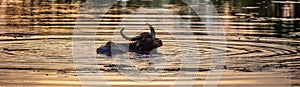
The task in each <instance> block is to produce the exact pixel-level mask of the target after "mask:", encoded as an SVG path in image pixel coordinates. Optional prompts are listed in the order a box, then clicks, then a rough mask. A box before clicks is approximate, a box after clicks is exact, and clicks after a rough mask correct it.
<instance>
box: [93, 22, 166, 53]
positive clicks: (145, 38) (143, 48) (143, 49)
mask: <svg viewBox="0 0 300 87" xmlns="http://www.w3.org/2000/svg"><path fill="white" fill-rule="evenodd" d="M147 25H148V26H149V28H150V31H151V33H149V32H143V33H141V34H139V35H138V36H135V37H128V36H126V35H125V34H124V33H123V31H124V30H125V28H122V29H121V31H120V34H121V36H122V37H123V38H124V39H126V40H129V41H134V42H133V43H129V44H128V43H114V42H107V43H106V45H104V46H101V47H99V48H98V49H97V54H106V55H107V56H111V55H112V51H114V53H115V54H121V53H125V52H135V53H137V54H146V55H149V54H150V53H153V52H154V53H155V52H156V48H158V47H160V46H162V45H163V43H162V41H161V40H160V39H159V38H156V37H155V36H156V34H155V29H154V28H153V26H152V25H150V24H148V23H147Z"/></svg>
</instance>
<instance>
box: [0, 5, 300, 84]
mask: <svg viewBox="0 0 300 87" xmlns="http://www.w3.org/2000/svg"><path fill="white" fill-rule="evenodd" d="M121 1H122V0H120V1H119V2H117V3H116V4H114V6H112V7H111V8H110V9H108V12H105V11H104V10H107V9H103V8H95V7H90V8H88V9H83V10H84V11H82V14H86V15H85V17H83V18H84V19H81V20H82V21H87V22H80V23H81V24H86V26H88V25H89V24H97V25H98V26H92V27H98V31H97V35H96V36H95V38H96V41H95V43H96V47H98V46H100V45H104V44H105V43H106V42H107V41H110V40H111V38H113V34H114V33H115V31H116V30H118V29H119V28H120V26H119V24H122V25H124V27H126V28H127V30H126V33H128V34H129V35H130V34H131V35H135V34H137V33H140V32H144V31H146V30H147V28H146V26H145V22H148V23H151V24H153V26H154V27H155V28H156V29H157V36H158V37H159V38H161V39H162V40H163V42H164V46H162V47H161V48H159V49H158V51H159V52H160V53H162V55H160V56H158V57H156V58H154V60H155V61H160V62H161V61H166V62H167V63H166V64H165V66H166V67H165V68H157V69H156V70H158V72H160V73H163V74H162V75H160V76H159V77H158V79H155V80H154V82H153V83H150V84H146V85H149V86H151V85H155V86H166V85H170V84H172V81H174V80H175V79H176V76H177V75H178V71H179V70H180V69H179V68H180V65H181V61H180V59H181V58H182V56H180V55H178V54H179V53H181V49H180V48H179V45H178V41H187V42H188V41H191V40H192V39H196V40H197V41H195V42H197V45H198V47H199V49H196V48H193V49H191V50H197V51H199V52H200V54H201V55H200V56H201V58H203V59H202V60H201V64H197V65H199V67H200V68H197V66H191V67H182V68H181V69H182V70H183V71H185V72H190V73H192V72H193V71H195V70H194V69H195V67H196V68H197V70H199V71H198V72H199V73H198V77H197V81H196V83H195V84H196V85H203V84H204V83H203V82H204V80H205V78H206V74H207V72H210V71H209V66H210V62H211V60H210V59H211V58H210V57H211V55H210V54H211V52H210V51H211V50H212V49H220V48H218V47H212V46H211V44H210V40H214V38H211V37H210V36H209V35H208V32H207V30H206V29H205V24H212V25H214V26H213V28H216V29H217V28H219V27H220V26H219V25H218V24H216V23H215V22H203V21H201V20H205V19H208V18H210V19H216V18H220V19H221V20H222V21H223V23H222V25H223V26H224V28H225V33H226V39H227V43H226V45H227V48H226V50H227V53H226V56H227V60H226V66H224V67H223V68H224V69H226V70H225V72H224V75H223V77H222V80H221V82H220V86H221V87H223V86H224V87H227V86H228V87H232V86H245V87H249V86H251V87H253V86H257V87H270V86H272V87H274V86H275V87H287V86H299V84H300V83H299V78H300V76H299V75H300V73H299V64H300V62H299V54H300V42H299V36H300V19H299V18H300V12H299V11H298V10H300V9H299V8H300V1H299V0H298V1H297V0H289V1H278V0H251V1H246V0H211V1H212V2H213V3H214V5H215V8H216V9H217V10H218V14H219V15H220V16H208V15H204V14H205V12H203V13H199V14H196V13H195V11H194V10H192V9H191V7H195V8H198V10H203V9H206V8H205V7H206V5H207V3H206V2H205V0H189V1H187V2H189V3H192V4H190V5H189V6H188V5H186V4H185V3H183V2H182V1H180V0H125V1H122V2H121ZM85 3H87V1H86V0H1V1H0V19H1V21H0V24H1V25H0V28H1V30H0V44H1V45H0V58H1V60H0V62H1V63H0V78H1V79H0V84H1V86H20V85H24V86H51V87H52V86H54V85H58V86H72V87H73V86H80V84H79V81H78V78H77V75H76V73H75V68H74V66H73V58H72V39H71V38H72V37H73V36H72V34H73V28H74V25H75V24H77V23H76V19H77V17H78V15H79V13H80V9H81V8H82V7H83V6H85ZM92 3H93V4H99V5H105V4H103V2H92ZM103 14H105V15H103ZM101 15H103V16H101ZM197 15H200V16H201V17H198V16H197ZM99 17H102V19H101V20H100V19H97V18H99ZM91 19H92V20H96V21H98V22H89V20H91ZM178 19H180V20H179V21H178ZM180 24H185V25H188V27H190V28H191V29H192V30H193V33H194V35H195V37H194V38H193V37H191V36H188V35H185V33H184V32H183V31H174V29H175V28H176V29H178V30H180V29H183V27H180V26H179V25H180ZM178 26H179V27H178ZM185 27H186V26H185ZM172 30H173V31H172ZM85 32H89V29H86V31H85ZM171 34H176V35H178V36H180V38H174V37H173V36H172V35H171ZM95 50H96V48H95ZM95 50H92V51H95ZM161 56H162V57H161ZM193 56H197V55H193ZM200 56H199V55H198V56H197V57H200ZM129 59H130V60H131V62H132V63H133V64H132V65H118V64H116V63H115V61H114V60H113V59H112V58H109V57H106V56H105V55H97V61H98V63H99V64H98V65H97V66H99V67H100V71H101V72H102V73H103V76H104V78H105V79H107V80H108V83H109V84H112V85H114V86H119V85H129V86H139V85H141V84H139V83H134V82H132V81H130V80H128V79H127V78H126V77H122V76H120V75H119V74H118V69H117V68H116V66H122V67H124V68H126V69H129V70H130V69H136V70H140V71H145V70H149V69H153V67H150V65H151V64H153V62H151V61H149V60H148V59H147V58H136V57H132V58H129ZM157 66H160V65H159V64H158V65H157ZM154 69H155V68H154ZM83 71H84V70H83ZM151 74H153V76H156V75H155V73H151ZM187 78H188V77H187ZM90 80H91V83H90V84H91V85H93V84H97V83H95V82H93V80H94V78H92V77H91V78H90ZM182 82H183V83H184V81H182ZM2 84H3V85H2ZM183 85H184V84H183Z"/></svg>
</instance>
